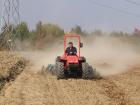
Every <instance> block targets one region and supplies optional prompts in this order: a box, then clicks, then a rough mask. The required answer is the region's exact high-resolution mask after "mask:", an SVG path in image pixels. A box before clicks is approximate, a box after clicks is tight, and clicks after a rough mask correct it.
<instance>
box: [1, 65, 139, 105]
mask: <svg viewBox="0 0 140 105" xmlns="http://www.w3.org/2000/svg"><path fill="white" fill-rule="evenodd" d="M139 100H140V69H139V67H137V68H134V69H133V70H130V71H129V72H126V73H123V74H120V75H115V76H108V77H105V78H103V79H101V80H82V79H68V80H57V79H56V77H54V76H52V75H50V74H46V75H42V74H39V73H36V72H34V70H32V69H31V67H30V66H28V67H26V69H25V70H24V71H23V72H22V73H21V74H20V75H19V76H18V77H17V78H16V80H15V81H13V82H10V83H8V84H7V85H6V86H5V87H4V88H3V89H2V91H1V93H0V105H140V101H139Z"/></svg>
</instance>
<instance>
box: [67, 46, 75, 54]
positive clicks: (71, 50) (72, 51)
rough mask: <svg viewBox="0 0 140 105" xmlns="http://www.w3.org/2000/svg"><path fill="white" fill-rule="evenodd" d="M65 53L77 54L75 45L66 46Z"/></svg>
mask: <svg viewBox="0 0 140 105" xmlns="http://www.w3.org/2000/svg"><path fill="white" fill-rule="evenodd" d="M66 53H67V54H68V55H76V54H77V49H76V47H67V49H66Z"/></svg>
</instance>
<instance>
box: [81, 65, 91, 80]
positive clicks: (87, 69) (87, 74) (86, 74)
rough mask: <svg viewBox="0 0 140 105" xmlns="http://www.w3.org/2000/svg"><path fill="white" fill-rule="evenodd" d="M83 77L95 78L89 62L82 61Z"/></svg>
mask: <svg viewBox="0 0 140 105" xmlns="http://www.w3.org/2000/svg"><path fill="white" fill-rule="evenodd" d="M82 78H83V79H92V78H93V68H92V67H91V66H89V64H88V63H82Z"/></svg>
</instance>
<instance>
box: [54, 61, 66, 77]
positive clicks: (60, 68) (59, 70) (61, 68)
mask: <svg viewBox="0 0 140 105" xmlns="http://www.w3.org/2000/svg"><path fill="white" fill-rule="evenodd" d="M55 69H56V76H57V79H64V78H65V72H64V63H62V62H56V64H55Z"/></svg>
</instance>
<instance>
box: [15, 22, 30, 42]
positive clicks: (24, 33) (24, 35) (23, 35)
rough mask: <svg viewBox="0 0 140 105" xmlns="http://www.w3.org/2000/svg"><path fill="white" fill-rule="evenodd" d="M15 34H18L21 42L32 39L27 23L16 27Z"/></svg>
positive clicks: (17, 36)
mask: <svg viewBox="0 0 140 105" xmlns="http://www.w3.org/2000/svg"><path fill="white" fill-rule="evenodd" d="M15 32H16V38H18V39H19V40H20V41H23V40H25V39H28V38H29V37H30V32H29V29H28V26H27V24H26V23H25V22H22V23H20V24H19V25H18V26H17V27H16V29H15Z"/></svg>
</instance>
